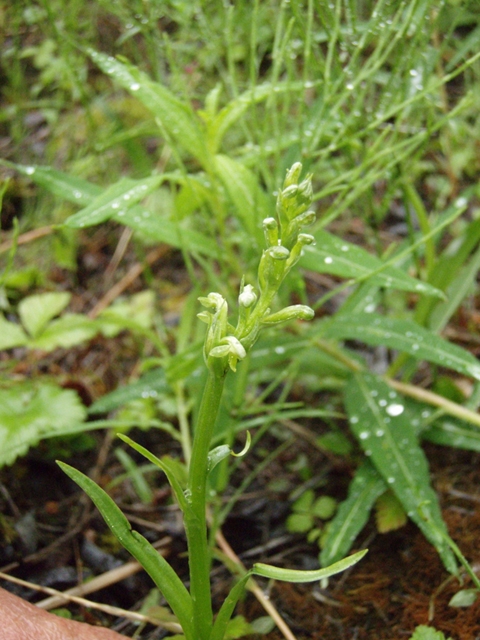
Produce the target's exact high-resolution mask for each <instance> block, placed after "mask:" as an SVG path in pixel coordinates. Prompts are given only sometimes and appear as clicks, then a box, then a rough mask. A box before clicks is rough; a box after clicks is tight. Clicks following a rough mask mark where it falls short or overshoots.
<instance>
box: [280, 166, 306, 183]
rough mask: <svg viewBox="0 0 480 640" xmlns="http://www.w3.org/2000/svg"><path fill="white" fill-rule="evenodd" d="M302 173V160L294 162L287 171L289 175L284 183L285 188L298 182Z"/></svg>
mask: <svg viewBox="0 0 480 640" xmlns="http://www.w3.org/2000/svg"><path fill="white" fill-rule="evenodd" d="M301 173H302V164H301V163H300V162H295V164H293V165H292V166H291V167H290V169H288V171H287V175H286V177H285V181H284V183H283V188H284V189H285V188H287V187H289V186H290V185H292V184H298V179H299V178H300V174H301Z"/></svg>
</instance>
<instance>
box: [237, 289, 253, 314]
mask: <svg viewBox="0 0 480 640" xmlns="http://www.w3.org/2000/svg"><path fill="white" fill-rule="evenodd" d="M256 301H257V294H256V293H255V289H254V288H253V287H252V285H251V284H246V285H245V286H244V287H243V290H242V292H241V293H240V295H239V296H238V304H239V305H240V306H241V307H244V308H245V309H248V308H250V307H251V306H252V305H254V304H255V302H256Z"/></svg>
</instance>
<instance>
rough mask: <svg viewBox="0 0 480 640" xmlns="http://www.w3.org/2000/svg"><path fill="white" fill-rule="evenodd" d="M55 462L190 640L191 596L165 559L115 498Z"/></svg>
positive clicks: (78, 473)
mask: <svg viewBox="0 0 480 640" xmlns="http://www.w3.org/2000/svg"><path fill="white" fill-rule="evenodd" d="M58 465H59V466H60V468H61V469H62V470H63V471H64V472H65V473H66V474H67V475H68V476H69V477H70V478H71V479H72V480H73V481H74V482H76V483H77V484H78V486H79V487H80V488H81V489H83V491H85V493H86V494H87V495H88V496H89V498H90V499H91V500H92V501H93V503H94V504H95V506H96V507H97V509H98V510H99V511H100V513H101V514H102V516H103V518H104V520H105V522H106V524H107V525H108V527H109V529H110V531H111V532H112V533H113V534H114V535H115V536H116V538H117V539H118V540H119V542H120V543H121V544H122V546H123V547H125V549H126V550H127V551H128V552H129V553H131V554H132V556H133V557H134V558H135V559H136V560H137V561H138V562H139V563H140V564H141V565H142V567H143V568H144V569H145V571H146V572H147V573H148V574H149V575H150V577H151V578H152V580H153V581H154V582H155V584H156V586H157V587H158V588H159V589H160V591H161V592H162V593H163V595H164V597H165V599H166V600H167V602H168V604H169V605H170V607H171V608H172V611H173V613H174V614H175V616H176V617H177V619H178V621H179V622H180V624H181V626H182V629H183V631H184V633H185V636H186V638H188V640H194V635H193V624H192V620H193V606H192V599H191V597H190V594H189V593H188V591H187V589H186V588H185V586H184V584H183V582H182V581H181V580H180V578H179V577H178V576H177V574H176V573H175V571H174V570H173V569H172V567H171V566H170V565H169V563H168V562H167V561H166V560H165V558H163V556H162V555H161V554H160V553H158V551H157V550H156V549H155V548H154V547H152V545H151V544H150V543H149V542H148V541H147V540H146V539H145V538H144V537H143V536H142V535H141V534H139V533H138V532H137V531H132V528H131V526H130V523H129V522H128V520H127V518H126V517H125V516H124V515H123V513H122V512H121V510H120V509H119V508H118V507H117V505H116V504H115V502H114V501H113V500H112V499H111V498H110V496H109V495H108V494H107V493H106V492H105V491H104V490H103V489H101V488H100V487H99V486H98V485H97V484H96V483H95V482H94V481H93V480H91V479H90V478H88V477H87V476H86V475H84V474H83V473H81V472H80V471H78V470H77V469H74V468H73V467H71V466H70V465H68V464H65V463H64V462H58Z"/></svg>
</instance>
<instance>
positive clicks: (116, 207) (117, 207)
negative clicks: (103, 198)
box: [112, 202, 120, 209]
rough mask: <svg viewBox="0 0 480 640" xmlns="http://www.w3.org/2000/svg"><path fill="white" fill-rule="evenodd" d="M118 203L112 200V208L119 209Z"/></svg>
mask: <svg viewBox="0 0 480 640" xmlns="http://www.w3.org/2000/svg"><path fill="white" fill-rule="evenodd" d="M119 208H120V205H119V204H118V202H112V209H119Z"/></svg>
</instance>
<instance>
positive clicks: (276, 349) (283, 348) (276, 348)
mask: <svg viewBox="0 0 480 640" xmlns="http://www.w3.org/2000/svg"><path fill="white" fill-rule="evenodd" d="M274 351H275V353H278V354H282V353H285V347H281V346H279V347H275V349H274Z"/></svg>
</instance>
